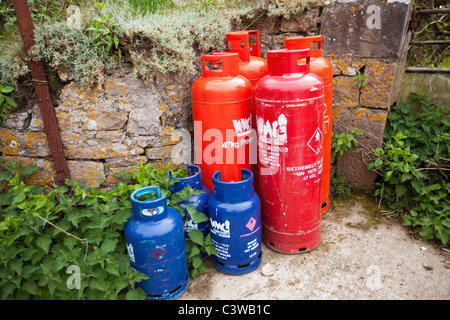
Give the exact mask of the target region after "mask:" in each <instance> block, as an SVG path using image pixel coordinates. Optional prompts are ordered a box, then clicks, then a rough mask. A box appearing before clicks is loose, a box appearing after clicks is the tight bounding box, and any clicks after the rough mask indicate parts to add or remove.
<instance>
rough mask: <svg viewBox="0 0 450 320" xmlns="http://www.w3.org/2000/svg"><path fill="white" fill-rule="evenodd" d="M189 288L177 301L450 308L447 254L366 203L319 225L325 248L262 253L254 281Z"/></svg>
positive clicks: (205, 278)
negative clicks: (415, 303)
mask: <svg viewBox="0 0 450 320" xmlns="http://www.w3.org/2000/svg"><path fill="white" fill-rule="evenodd" d="M205 264H206V266H207V267H208V269H209V271H208V272H205V273H202V274H200V275H199V276H198V277H197V278H196V279H194V280H192V279H191V282H190V286H189V289H188V290H187V291H186V292H185V293H184V295H183V296H181V297H180V298H179V300H188V299H192V300H194V299H202V300H215V299H220V300H225V299H227V300H254V299H258V300H277V299H279V300H294V299H295V300H305V299H330V300H334V299H338V300H354V299H364V300H381V299H383V300H385V299H395V300H400V299H406V300H448V299H450V250H448V248H439V247H438V246H437V245H436V244H433V243H428V242H424V241H421V240H418V239H414V238H413V237H412V235H411V233H410V230H409V229H408V228H406V227H404V226H402V224H401V223H400V222H399V221H398V219H396V218H392V217H389V216H387V215H382V214H380V212H379V211H378V210H377V204H376V203H375V202H374V200H373V199H371V198H368V197H367V196H355V197H353V198H352V200H349V201H346V202H342V203H338V204H336V205H332V207H331V208H330V210H329V211H328V212H327V213H326V214H325V215H324V216H323V218H322V235H321V243H320V245H319V246H318V247H317V248H316V249H314V250H312V251H310V252H307V253H301V254H298V255H286V254H281V253H277V252H275V251H273V250H271V249H269V248H268V247H266V246H265V245H263V256H262V263H261V265H260V266H259V268H258V269H257V270H255V271H253V272H252V273H249V274H246V275H241V276H231V275H226V274H223V273H220V272H218V271H217V270H215V269H214V267H213V265H212V263H211V259H208V260H207V261H206V262H205Z"/></svg>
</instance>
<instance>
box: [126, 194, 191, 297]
mask: <svg viewBox="0 0 450 320" xmlns="http://www.w3.org/2000/svg"><path fill="white" fill-rule="evenodd" d="M153 193H156V197H155V198H154V199H149V200H139V198H140V197H142V196H145V195H150V194H153ZM130 198H131V205H132V209H133V215H132V216H131V217H130V219H129V220H128V222H127V223H126V224H125V229H124V233H125V241H126V245H127V251H128V255H129V257H130V260H131V266H132V267H133V269H135V270H137V271H140V272H142V273H145V274H146V275H147V276H148V277H149V279H147V280H143V281H140V282H138V284H137V285H138V286H139V287H140V288H142V289H143V290H144V291H145V293H146V294H147V299H148V300H173V299H176V298H178V297H179V296H181V295H182V294H183V293H184V292H185V291H186V289H187V287H188V284H189V272H188V265H187V257H186V245H185V241H184V231H183V220H182V218H181V215H180V213H179V212H178V211H177V210H175V209H173V208H171V207H168V206H167V199H166V197H161V190H160V188H159V186H156V187H155V186H151V187H144V188H140V189H138V190H136V191H134V192H133V193H132V194H131V196H130Z"/></svg>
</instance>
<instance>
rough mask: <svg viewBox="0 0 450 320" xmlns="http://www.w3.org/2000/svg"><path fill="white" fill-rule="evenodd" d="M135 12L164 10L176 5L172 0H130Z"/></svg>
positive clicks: (144, 12) (143, 12)
mask: <svg viewBox="0 0 450 320" xmlns="http://www.w3.org/2000/svg"><path fill="white" fill-rule="evenodd" d="M128 3H129V4H130V7H131V8H132V9H133V12H134V14H137V13H141V14H146V13H156V12H162V11H163V10H164V9H166V8H167V7H168V6H169V5H172V6H173V5H174V2H173V1H172V0H128Z"/></svg>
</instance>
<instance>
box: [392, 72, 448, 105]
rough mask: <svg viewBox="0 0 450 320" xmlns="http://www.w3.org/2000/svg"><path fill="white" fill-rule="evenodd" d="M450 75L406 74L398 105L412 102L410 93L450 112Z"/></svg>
mask: <svg viewBox="0 0 450 320" xmlns="http://www.w3.org/2000/svg"><path fill="white" fill-rule="evenodd" d="M448 88H450V73H449V72H447V73H428V72H406V73H405V79H404V81H403V86H402V90H401V93H400V98H399V101H398V103H399V104H401V103H404V102H408V101H410V99H409V93H410V92H415V93H417V94H420V95H424V96H425V97H426V98H427V99H426V100H427V101H429V102H431V103H433V104H435V105H436V106H438V107H440V108H444V109H445V110H447V111H448V112H450V105H449V103H448V102H449V101H450V91H449V90H448Z"/></svg>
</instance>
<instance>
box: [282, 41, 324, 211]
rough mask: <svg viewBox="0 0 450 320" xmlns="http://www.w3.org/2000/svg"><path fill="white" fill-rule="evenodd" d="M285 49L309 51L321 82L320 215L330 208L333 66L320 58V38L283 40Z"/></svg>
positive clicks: (312, 64) (312, 66)
mask: <svg viewBox="0 0 450 320" xmlns="http://www.w3.org/2000/svg"><path fill="white" fill-rule="evenodd" d="M285 45H286V49H311V63H310V72H311V73H314V74H316V75H318V76H319V77H321V78H322V80H323V85H324V101H323V172H322V214H323V213H325V212H326V211H327V210H328V209H329V207H330V166H331V126H332V122H331V111H332V104H333V65H332V64H331V62H330V61H329V60H328V59H326V58H324V57H322V36H313V37H292V38H287V39H286V40H285Z"/></svg>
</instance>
